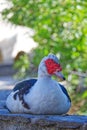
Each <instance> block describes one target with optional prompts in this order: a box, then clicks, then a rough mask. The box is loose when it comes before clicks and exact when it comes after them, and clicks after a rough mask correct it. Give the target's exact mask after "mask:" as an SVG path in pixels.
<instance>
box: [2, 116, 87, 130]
mask: <svg viewBox="0 0 87 130" xmlns="http://www.w3.org/2000/svg"><path fill="white" fill-rule="evenodd" d="M0 130H87V116H77V115H69V116H58V115H54V116H53V115H30V114H10V113H9V114H0Z"/></svg>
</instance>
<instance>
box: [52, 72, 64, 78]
mask: <svg viewBox="0 0 87 130" xmlns="http://www.w3.org/2000/svg"><path fill="white" fill-rule="evenodd" d="M54 75H56V76H57V77H58V78H60V79H62V80H65V77H64V75H63V74H62V73H61V72H58V71H56V72H55V73H54Z"/></svg>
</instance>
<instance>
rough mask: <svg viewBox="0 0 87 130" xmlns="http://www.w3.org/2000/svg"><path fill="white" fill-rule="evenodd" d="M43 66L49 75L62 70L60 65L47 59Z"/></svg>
mask: <svg viewBox="0 0 87 130" xmlns="http://www.w3.org/2000/svg"><path fill="white" fill-rule="evenodd" d="M45 65H46V68H47V72H48V73H49V74H51V75H52V74H54V72H56V71H61V70H62V67H61V66H60V64H58V63H56V62H55V61H54V60H52V59H47V60H46V61H45Z"/></svg>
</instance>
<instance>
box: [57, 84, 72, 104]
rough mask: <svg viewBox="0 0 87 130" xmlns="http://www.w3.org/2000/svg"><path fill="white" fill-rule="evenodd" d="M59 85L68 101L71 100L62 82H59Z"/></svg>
mask: <svg viewBox="0 0 87 130" xmlns="http://www.w3.org/2000/svg"><path fill="white" fill-rule="evenodd" d="M59 85H60V87H61V89H62V91H63V93H64V94H65V95H66V96H67V97H68V99H69V101H70V102H71V99H70V96H69V94H68V92H67V90H66V89H65V87H64V86H63V85H62V84H59Z"/></svg>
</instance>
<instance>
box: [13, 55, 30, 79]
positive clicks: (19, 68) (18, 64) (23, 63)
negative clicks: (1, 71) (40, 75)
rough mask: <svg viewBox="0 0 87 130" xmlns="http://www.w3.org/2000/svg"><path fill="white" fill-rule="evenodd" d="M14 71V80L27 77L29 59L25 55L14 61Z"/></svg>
mask: <svg viewBox="0 0 87 130" xmlns="http://www.w3.org/2000/svg"><path fill="white" fill-rule="evenodd" d="M14 69H15V70H16V74H15V78H17V79H21V78H25V77H26V76H27V71H28V70H29V57H28V55H27V54H23V55H20V56H19V57H18V58H17V59H16V60H15V62H14Z"/></svg>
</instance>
